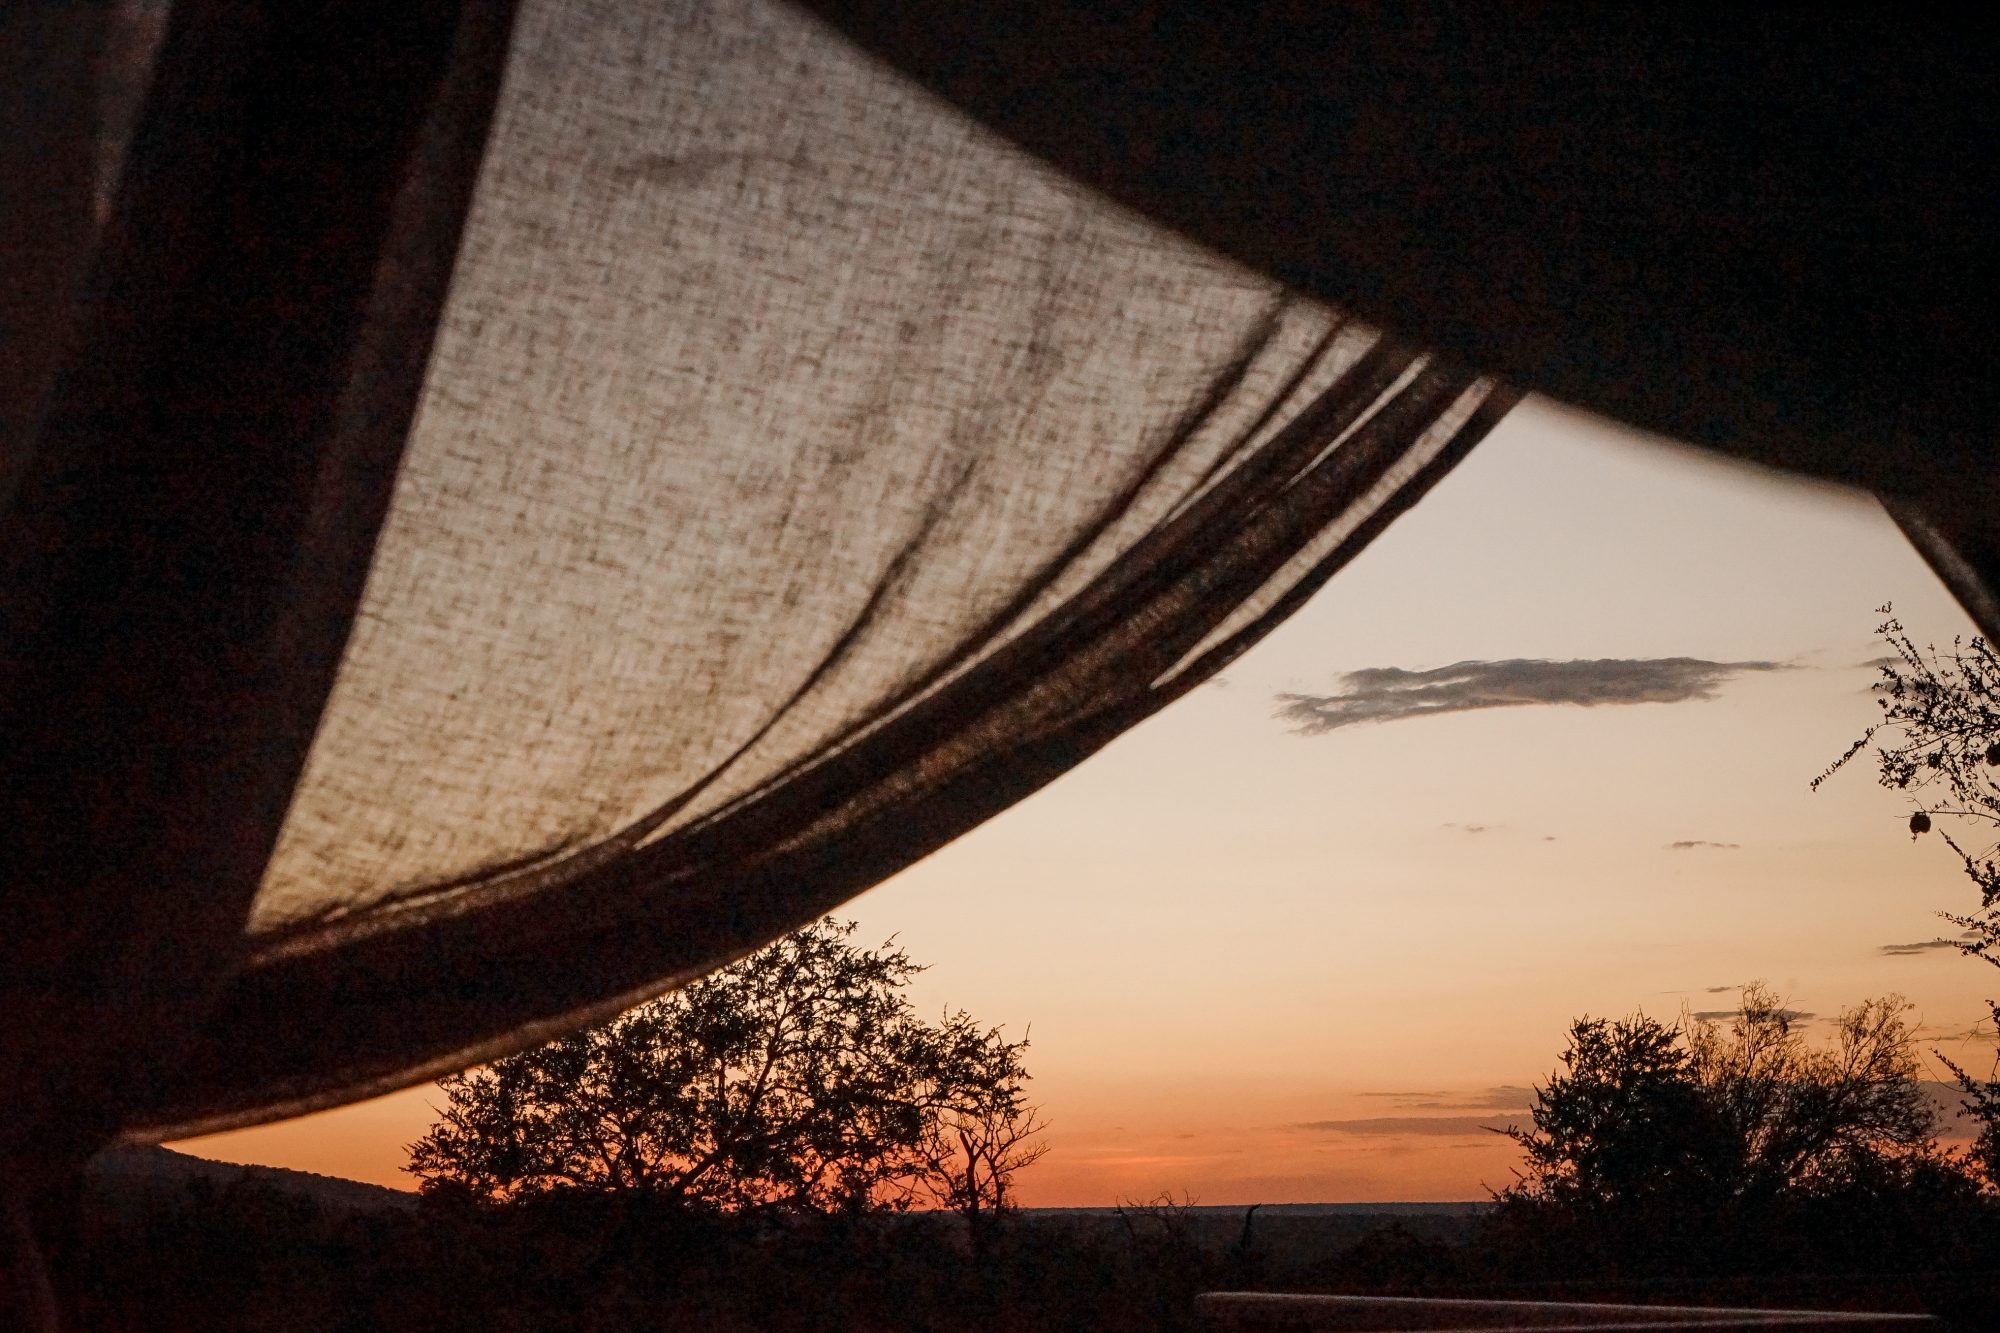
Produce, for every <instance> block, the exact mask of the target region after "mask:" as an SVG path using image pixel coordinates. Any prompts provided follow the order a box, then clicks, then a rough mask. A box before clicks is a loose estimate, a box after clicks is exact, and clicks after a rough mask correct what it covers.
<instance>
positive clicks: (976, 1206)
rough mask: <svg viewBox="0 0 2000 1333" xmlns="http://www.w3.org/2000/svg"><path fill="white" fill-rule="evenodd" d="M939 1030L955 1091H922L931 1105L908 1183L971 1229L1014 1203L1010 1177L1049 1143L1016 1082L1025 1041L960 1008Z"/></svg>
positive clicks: (1023, 1075)
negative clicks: (979, 1022)
mask: <svg viewBox="0 0 2000 1333" xmlns="http://www.w3.org/2000/svg"><path fill="white" fill-rule="evenodd" d="M941 1031H942V1033H943V1034H944V1036H945V1038H946V1041H947V1045H948V1047H949V1055H948V1057H947V1058H946V1059H945V1060H942V1061H940V1062H938V1065H939V1067H940V1068H944V1069H948V1070H951V1071H953V1072H954V1075H955V1076H956V1077H958V1078H959V1080H960V1083H961V1091H960V1092H959V1093H958V1094H957V1095H955V1096H952V1095H946V1096H927V1097H926V1100H927V1102H929V1104H931V1105H932V1106H934V1107H935V1108H936V1109H935V1112H934V1113H933V1114H931V1115H929V1116H927V1117H926V1118H925V1122H924V1127H923V1132H922V1133H921V1134H920V1135H919V1136H918V1139H917V1142H916V1146H915V1149H914V1158H915V1163H916V1170H915V1171H914V1172H913V1173H912V1176H911V1183H912V1184H913V1186H914V1187H915V1188H916V1189H917V1190H918V1191H920V1192H921V1193H922V1195H923V1196H924V1197H925V1198H926V1199H927V1200H928V1201H930V1202H932V1203H934V1204H936V1205H937V1206H939V1207H941V1208H950V1209H953V1210H955V1211H957V1212H959V1213H961V1214H963V1215H964V1216H965V1218H966V1220H967V1221H968V1222H969V1223H971V1224H972V1225H973V1227H974V1228H975V1229H976V1228H978V1227H979V1226H980V1225H981V1224H982V1223H983V1222H984V1221H986V1220H988V1219H990V1218H992V1217H995V1216H998V1215H999V1214H1001V1213H1004V1212H1006V1211H1007V1210H1008V1209H1010V1208H1012V1207H1013V1190H1014V1177H1015V1175H1016V1174H1018V1173H1019V1172H1021V1171H1024V1170H1026V1169H1027V1168H1028V1167H1030V1166H1033V1165H1034V1164H1035V1163H1036V1162H1038V1161H1040V1160H1041V1159H1042V1155H1043V1154H1044V1153H1046V1152H1047V1151H1048V1146H1047V1145H1046V1144H1045V1143H1043V1142H1041V1140H1040V1135H1041V1133H1042V1131H1043V1130H1044V1129H1046V1128H1047V1126H1046V1124H1045V1123H1044V1122H1043V1120H1042V1118H1041V1113H1040V1112H1039V1111H1038V1110H1037V1109H1036V1108H1035V1107H1033V1106H1030V1105H1029V1104H1028V1100H1027V1094H1026V1091H1025V1089H1023V1088H1022V1086H1021V1084H1022V1081H1023V1080H1024V1079H1026V1078H1027V1072H1026V1071H1025V1070H1024V1069H1022V1067H1021V1051H1022V1050H1023V1049H1024V1048H1025V1047H1026V1046H1027V1042H1025V1041H1020V1042H1009V1041H1007V1040H1005V1039H1004V1038H1003V1037H1002V1036H1001V1035H1000V1032H999V1030H998V1029H988V1030H984V1031H982V1030H980V1029H979V1028H978V1027H976V1026H975V1025H973V1023H972V1022H971V1020H970V1019H969V1018H968V1017H967V1016H966V1015H965V1014H964V1013H962V1012H961V1013H956V1014H952V1015H949V1016H947V1017H946V1019H945V1021H944V1024H943V1027H942V1029H941ZM968 1074H969V1076H968ZM975 1238H976V1237H975Z"/></svg>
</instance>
